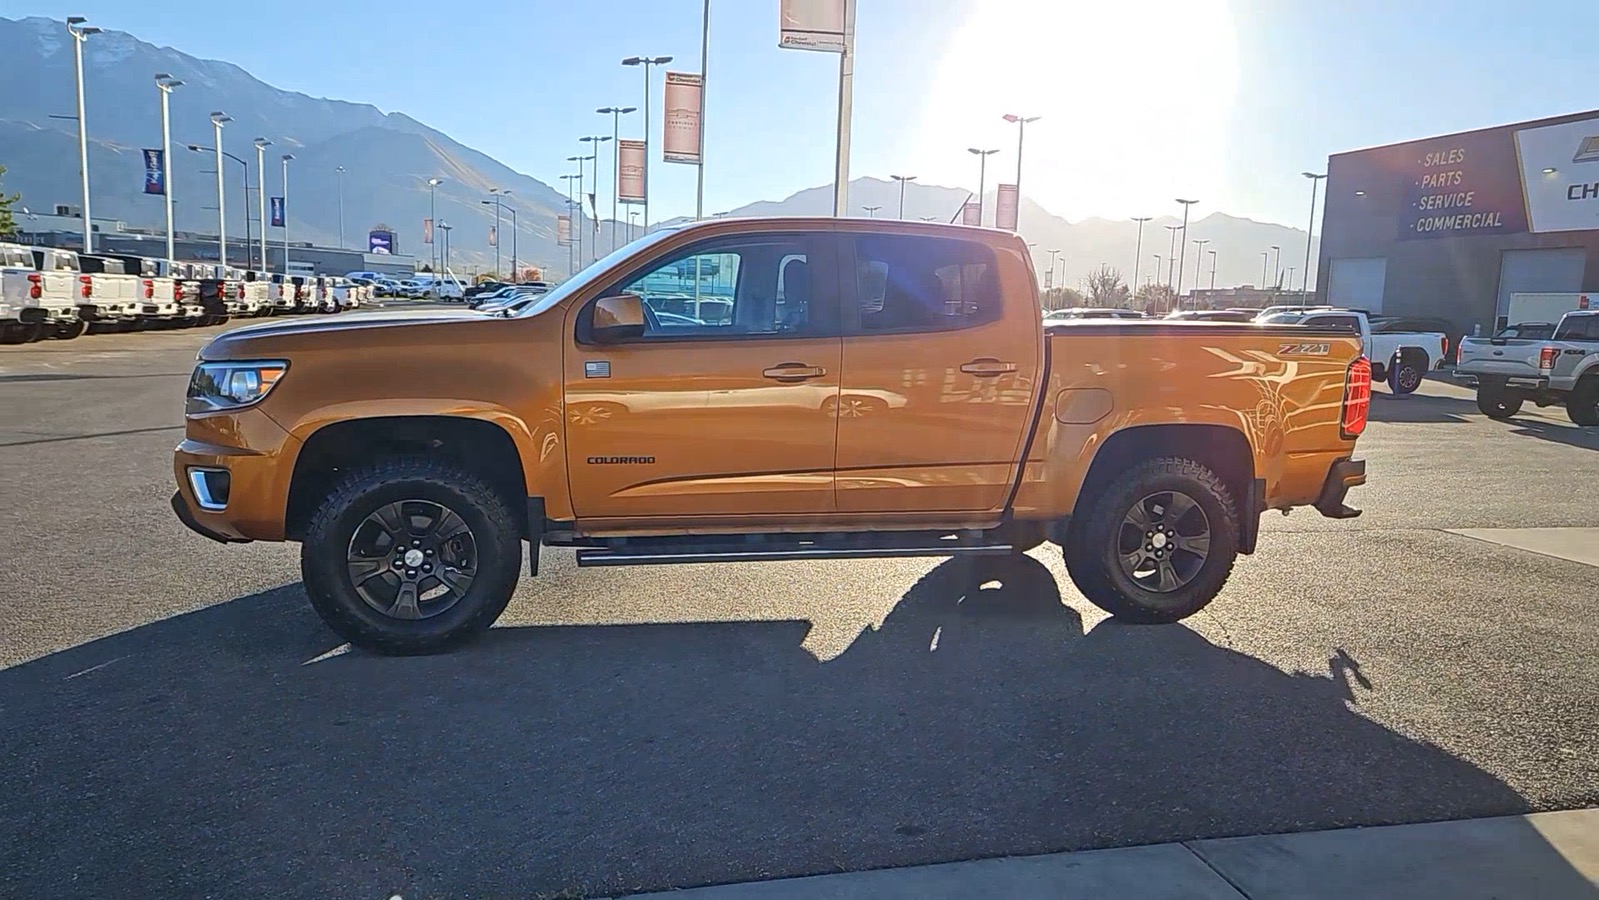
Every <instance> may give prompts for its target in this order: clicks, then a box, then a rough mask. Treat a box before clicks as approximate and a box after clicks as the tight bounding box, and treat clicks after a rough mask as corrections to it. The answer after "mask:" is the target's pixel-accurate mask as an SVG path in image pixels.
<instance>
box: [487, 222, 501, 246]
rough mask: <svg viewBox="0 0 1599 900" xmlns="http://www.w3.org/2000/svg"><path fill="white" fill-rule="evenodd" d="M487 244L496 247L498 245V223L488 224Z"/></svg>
mask: <svg viewBox="0 0 1599 900" xmlns="http://www.w3.org/2000/svg"><path fill="white" fill-rule="evenodd" d="M489 246H490V247H498V246H500V228H499V226H498V225H490V226H489Z"/></svg>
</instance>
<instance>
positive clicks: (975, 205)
mask: <svg viewBox="0 0 1599 900" xmlns="http://www.w3.org/2000/svg"><path fill="white" fill-rule="evenodd" d="M961 224H962V225H981V224H983V204H982V203H981V202H979V201H977V200H967V201H966V205H965V206H962V207H961Z"/></svg>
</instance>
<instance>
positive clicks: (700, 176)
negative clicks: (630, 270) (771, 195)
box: [611, 0, 711, 270]
mask: <svg viewBox="0 0 1599 900" xmlns="http://www.w3.org/2000/svg"><path fill="white" fill-rule="evenodd" d="M710 71H711V0H705V9H704V11H703V12H702V13H701V14H700V140H699V147H697V148H696V149H697V150H698V151H699V157H700V161H699V162H698V163H697V164H696V165H695V166H694V221H696V222H698V221H699V220H701V219H703V218H705V92H706V90H708V89H709V87H710V85H709V84H708V82H709V81H710ZM616 158H617V159H618V160H620V159H621V158H622V155H621V153H620V152H618V153H617V156H616ZM612 187H613V188H614V187H615V185H612ZM611 240H612V242H613V243H614V242H615V240H616V210H615V209H614V208H613V209H612V210H611ZM611 249H612V250H615V249H616V247H615V246H612V247H611ZM694 266H695V269H696V270H697V269H698V268H699V263H698V262H696V263H695V264H694Z"/></svg>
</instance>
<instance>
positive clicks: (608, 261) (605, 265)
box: [517, 228, 674, 318]
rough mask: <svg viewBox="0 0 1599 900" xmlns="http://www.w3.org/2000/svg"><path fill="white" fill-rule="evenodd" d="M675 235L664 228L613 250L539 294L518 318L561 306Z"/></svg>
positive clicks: (518, 314) (669, 229) (672, 231)
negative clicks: (602, 278) (620, 265)
mask: <svg viewBox="0 0 1599 900" xmlns="http://www.w3.org/2000/svg"><path fill="white" fill-rule="evenodd" d="M673 233H674V230H673V229H671V228H662V229H660V230H658V231H652V232H650V233H648V234H645V235H642V236H640V237H638V238H636V239H634V240H633V241H632V242H630V243H628V244H624V245H623V246H621V247H618V248H616V249H615V250H612V251H611V252H610V253H607V254H606V255H604V256H602V257H600V260H599V261H598V262H594V263H590V264H589V265H588V267H587V268H585V269H583V270H582V271H580V272H578V273H577V274H576V275H574V276H572V277H571V278H568V279H567V280H565V281H563V282H561V283H560V284H558V285H556V286H555V287H553V288H551V289H550V290H549V292H548V293H544V294H539V295H538V300H537V302H534V303H530V304H528V306H527V308H526V309H523V310H521V311H520V312H518V313H517V317H518V318H520V317H525V316H536V315H538V314H539V313H542V312H544V311H545V310H547V309H550V308H551V307H554V306H557V305H559V304H560V303H561V302H562V301H564V300H565V299H566V298H567V297H570V296H572V295H573V294H575V293H577V292H578V291H581V290H583V289H584V288H586V287H588V286H589V285H591V284H593V283H594V282H596V281H598V280H599V279H600V278H601V276H604V275H606V274H608V273H609V272H610V270H611V269H612V267H614V266H616V265H617V264H619V263H621V262H622V261H624V260H626V259H627V258H629V257H630V256H632V255H633V254H635V253H638V252H640V251H642V250H644V249H646V248H649V247H652V246H654V245H655V244H657V243H660V242H661V241H663V240H666V239H667V238H668V237H671V236H672V234H673Z"/></svg>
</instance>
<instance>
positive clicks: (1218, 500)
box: [1062, 457, 1239, 625]
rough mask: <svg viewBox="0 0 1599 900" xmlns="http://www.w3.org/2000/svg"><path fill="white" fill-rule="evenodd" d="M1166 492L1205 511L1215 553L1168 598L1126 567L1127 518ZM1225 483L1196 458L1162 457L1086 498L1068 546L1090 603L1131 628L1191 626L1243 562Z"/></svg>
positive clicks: (1075, 578) (1070, 565) (1071, 569)
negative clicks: (1122, 544)
mask: <svg viewBox="0 0 1599 900" xmlns="http://www.w3.org/2000/svg"><path fill="white" fill-rule="evenodd" d="M1165 491H1180V492H1182V493H1184V494H1187V495H1188V496H1189V497H1190V498H1191V499H1193V500H1194V501H1195V503H1197V504H1198V506H1199V508H1200V509H1202V510H1203V511H1204V514H1205V517H1206V520H1207V521H1208V524H1209V529H1210V549H1209V551H1208V553H1207V554H1206V556H1205V558H1204V561H1203V563H1202V564H1201V565H1200V566H1199V568H1198V571H1197V572H1196V573H1195V574H1194V575H1193V576H1192V577H1191V579H1190V580H1189V581H1188V582H1187V583H1185V584H1183V585H1182V586H1180V587H1178V588H1177V589H1175V590H1173V591H1171V592H1169V593H1160V592H1157V591H1152V590H1148V589H1146V588H1144V587H1143V586H1141V585H1140V584H1138V583H1137V582H1136V581H1134V580H1133V578H1131V577H1130V576H1128V575H1127V574H1126V573H1125V572H1124V571H1123V570H1122V566H1121V563H1120V554H1119V551H1118V541H1119V536H1120V535H1121V533H1122V524H1123V518H1124V516H1126V515H1127V514H1128V512H1129V510H1131V509H1132V508H1133V506H1134V505H1135V504H1137V503H1139V502H1140V501H1141V500H1143V499H1144V498H1146V497H1148V496H1150V495H1152V494H1156V493H1161V492H1165ZM1237 509H1238V507H1237V505H1236V504H1235V503H1234V501H1233V497H1232V492H1231V491H1229V490H1228V489H1227V485H1226V483H1225V482H1224V481H1222V479H1221V477H1220V476H1219V475H1217V474H1216V473H1215V472H1212V471H1211V470H1210V469H1209V468H1207V467H1205V466H1204V465H1201V464H1200V463H1198V462H1195V461H1193V460H1191V459H1183V458H1181V457H1163V458H1160V459H1152V460H1148V461H1146V462H1144V463H1141V464H1140V465H1138V466H1137V467H1135V468H1133V469H1131V470H1129V471H1127V472H1124V473H1123V474H1121V475H1120V476H1118V477H1117V478H1116V479H1115V480H1113V481H1112V482H1111V483H1110V484H1108V485H1106V486H1104V488H1103V489H1100V490H1097V491H1095V492H1094V493H1093V494H1092V495H1091V496H1090V497H1089V498H1088V509H1087V510H1086V512H1083V511H1079V513H1078V514H1077V515H1075V516H1073V518H1072V521H1071V524H1070V526H1069V527H1068V528H1067V532H1066V543H1065V545H1064V546H1063V547H1062V550H1063V552H1064V554H1065V559H1066V571H1067V573H1068V574H1070V575H1071V578H1072V582H1073V583H1075V584H1076V585H1077V589H1078V590H1079V591H1082V593H1083V596H1084V597H1087V598H1088V600H1089V602H1091V603H1093V604H1094V605H1095V606H1097V607H1099V608H1100V609H1103V610H1104V611H1106V612H1108V613H1110V614H1111V615H1113V616H1115V617H1116V618H1118V619H1121V620H1122V621H1125V622H1131V623H1135V624H1143V625H1156V624H1165V623H1169V622H1177V621H1180V620H1182V619H1186V618H1188V617H1189V616H1191V615H1193V614H1194V613H1196V612H1199V611H1200V610H1201V609H1204V608H1205V606H1206V604H1208V603H1210V601H1211V600H1213V599H1215V597H1216V595H1217V594H1218V593H1220V592H1221V589H1222V586H1223V585H1225V584H1226V583H1227V578H1228V576H1229V575H1230V574H1232V569H1233V562H1234V561H1235V560H1236V559H1237V557H1238V534H1239V527H1238V512H1237Z"/></svg>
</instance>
